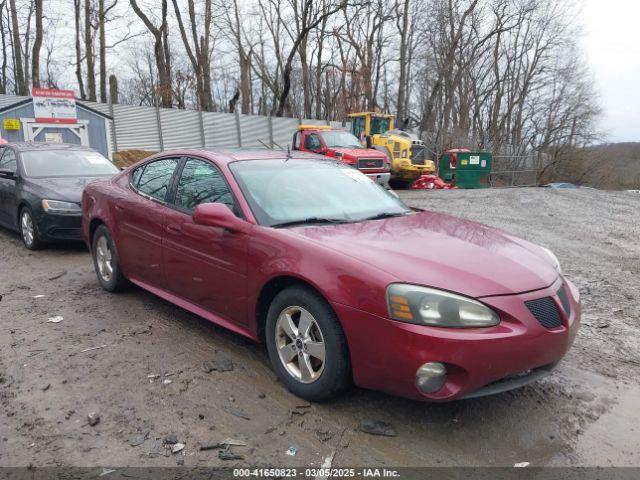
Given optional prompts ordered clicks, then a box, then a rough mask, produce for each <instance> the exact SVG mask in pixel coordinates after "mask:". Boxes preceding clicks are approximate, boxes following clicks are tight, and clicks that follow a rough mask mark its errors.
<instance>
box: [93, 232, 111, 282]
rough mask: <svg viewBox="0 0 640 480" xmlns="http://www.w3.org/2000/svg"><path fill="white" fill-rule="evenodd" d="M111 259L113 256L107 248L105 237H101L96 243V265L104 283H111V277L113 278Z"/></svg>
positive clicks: (107, 243)
mask: <svg viewBox="0 0 640 480" xmlns="http://www.w3.org/2000/svg"><path fill="white" fill-rule="evenodd" d="M112 258H113V255H112V253H111V249H110V248H109V242H107V237H105V236H104V235H102V236H100V238H98V241H97V242H96V265H97V266H98V273H99V274H100V278H102V280H103V281H105V282H109V281H111V277H112V276H113V264H112Z"/></svg>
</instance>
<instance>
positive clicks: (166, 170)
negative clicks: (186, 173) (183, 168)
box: [137, 158, 178, 201]
mask: <svg viewBox="0 0 640 480" xmlns="http://www.w3.org/2000/svg"><path fill="white" fill-rule="evenodd" d="M177 165H178V160H176V159H175V158H167V159H164V160H157V161H155V162H151V163H148V164H147V165H146V166H145V167H144V171H143V172H142V175H140V179H139V180H138V184H137V188H138V190H139V191H140V192H141V193H144V194H146V195H149V196H150V197H152V198H155V199H157V200H162V201H164V199H165V197H166V195H167V191H168V190H169V183H171V177H172V176H173V172H174V170H175V169H176V166H177Z"/></svg>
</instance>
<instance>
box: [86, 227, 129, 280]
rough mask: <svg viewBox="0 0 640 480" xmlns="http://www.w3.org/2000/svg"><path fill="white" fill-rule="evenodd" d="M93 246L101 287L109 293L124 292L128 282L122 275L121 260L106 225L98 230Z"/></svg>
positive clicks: (94, 262) (94, 261)
mask: <svg viewBox="0 0 640 480" xmlns="http://www.w3.org/2000/svg"><path fill="white" fill-rule="evenodd" d="M91 246H92V248H91V255H92V256H93V266H94V268H95V270H96V275H97V276H98V282H100V286H102V288H104V289H105V290H106V291H108V292H117V291H120V290H123V289H124V288H125V287H126V286H127V284H128V282H127V279H126V278H125V277H124V275H122V270H121V269H120V260H119V259H118V254H117V253H116V249H115V248H114V245H113V239H112V238H111V233H110V232H109V229H108V228H107V227H106V226H105V225H100V226H99V227H98V228H97V229H96V231H95V233H94V235H93V240H92V243H91Z"/></svg>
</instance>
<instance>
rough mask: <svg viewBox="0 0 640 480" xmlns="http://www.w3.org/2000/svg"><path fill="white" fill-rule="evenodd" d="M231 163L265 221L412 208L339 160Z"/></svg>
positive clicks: (360, 216) (343, 218)
mask: <svg viewBox="0 0 640 480" xmlns="http://www.w3.org/2000/svg"><path fill="white" fill-rule="evenodd" d="M230 168H231V171H232V172H233V175H234V177H235V178H236V180H237V182H238V184H239V186H240V188H241V189H242V192H243V193H244V196H245V198H246V199H247V202H248V203H249V205H250V206H251V209H252V211H253V213H254V215H255V216H256V219H257V220H258V222H259V223H260V224H261V225H267V226H273V227H275V226H288V225H295V224H304V223H316V224H322V223H327V224H329V223H343V222H358V221H362V220H366V219H371V218H384V217H387V216H395V215H405V214H407V213H410V212H411V210H410V209H409V208H408V207H406V206H405V205H404V204H403V203H402V202H401V201H400V200H399V199H398V198H396V197H394V196H393V195H392V194H391V193H389V192H388V191H387V190H385V189H384V188H382V187H380V186H379V185H378V184H376V183H375V182H374V181H372V180H371V179H370V178H369V177H367V176H366V175H364V174H363V173H361V172H359V171H358V170H356V169H354V168H352V167H349V166H346V165H344V164H340V163H338V162H334V161H320V160H313V161H311V160H300V159H289V160H285V159H282V160H244V161H238V162H233V163H231V164H230Z"/></svg>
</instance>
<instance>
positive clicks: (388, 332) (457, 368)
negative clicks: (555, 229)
mask: <svg viewBox="0 0 640 480" xmlns="http://www.w3.org/2000/svg"><path fill="white" fill-rule="evenodd" d="M565 284H566V287H567V292H568V297H569V302H570V306H571V308H570V310H571V313H570V315H568V316H567V315H566V314H565V311H564V309H563V308H562V305H561V301H560V299H559V298H558V296H557V292H558V290H559V288H560V287H561V286H562V285H563V280H562V278H561V277H559V278H558V280H557V281H556V282H555V283H554V284H553V285H552V286H550V287H548V288H545V289H542V290H537V291H535V292H529V293H524V294H518V295H507V296H496V297H486V298H482V299H481V301H482V302H484V303H486V304H487V305H489V306H491V307H492V308H493V309H494V310H495V311H496V312H498V314H499V315H500V317H501V322H500V324H499V325H497V326H495V327H490V328H478V329H450V328H436V327H427V326H421V325H413V324H409V323H402V322H397V321H394V320H390V319H388V318H382V317H378V316H376V315H372V314H369V313H366V312H363V311H361V310H357V309H354V308H351V307H347V306H344V305H334V307H335V309H336V312H337V314H338V317H339V318H341V319H343V322H342V324H343V327H344V329H345V333H346V335H347V339H348V343H349V350H350V355H351V363H352V368H353V377H354V382H355V383H356V385H358V386H360V387H363V388H371V389H374V390H381V391H384V392H387V393H391V394H393V395H399V396H403V397H408V398H413V399H416V400H423V401H435V402H438V401H440V402H441V401H450V400H456V399H461V398H471V397H474V396H482V395H488V394H491V393H498V392H500V391H505V390H509V389H511V388H517V387H520V386H522V385H524V384H526V383H530V382H531V381H534V380H536V379H538V378H541V376H544V374H546V373H548V371H549V370H550V369H551V368H552V367H553V366H554V365H555V364H556V363H557V362H559V361H560V359H562V357H564V355H565V354H566V352H567V351H568V349H569V348H570V347H571V344H572V343H573V340H574V338H575V335H576V333H577V331H578V327H579V324H580V300H579V293H578V290H577V288H576V287H575V286H574V285H573V284H571V283H570V282H568V281H565ZM542 297H552V298H553V299H554V301H555V302H556V304H557V305H558V307H559V309H560V312H561V316H562V325H561V326H560V327H558V328H555V329H552V330H548V329H546V328H544V327H543V326H542V325H541V324H540V323H539V322H538V321H537V320H536V318H535V317H534V316H533V315H532V314H531V312H530V311H529V310H528V309H527V307H526V305H525V303H524V302H525V301H528V300H533V299H539V298H542ZM427 362H440V363H443V364H444V365H445V366H446V369H447V378H446V381H445V383H444V385H443V386H442V387H441V388H440V389H439V390H438V391H436V392H434V393H432V394H426V393H423V392H422V391H420V390H419V389H418V388H417V386H416V377H415V376H416V371H417V370H418V368H420V366H421V365H423V364H425V363H427ZM510 377H513V378H510Z"/></svg>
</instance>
